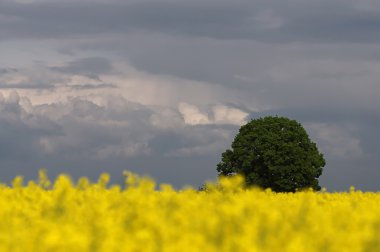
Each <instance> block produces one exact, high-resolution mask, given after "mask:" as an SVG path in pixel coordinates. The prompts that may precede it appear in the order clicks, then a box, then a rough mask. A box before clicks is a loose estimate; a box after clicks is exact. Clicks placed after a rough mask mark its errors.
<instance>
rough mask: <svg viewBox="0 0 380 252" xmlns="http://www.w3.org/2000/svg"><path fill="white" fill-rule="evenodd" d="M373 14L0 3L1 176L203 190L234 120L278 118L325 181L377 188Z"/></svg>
mask: <svg viewBox="0 0 380 252" xmlns="http://www.w3.org/2000/svg"><path fill="white" fill-rule="evenodd" d="M379 17H380V4H379V3H377V2H375V1H370V0H363V1H354V0H318V1H306V2H305V1H298V0H284V1H281V2H279V1H275V0H265V1H264V0H254V1H246V0H237V1H234V2H231V1H227V0H221V1H220V0H218V1H217V0H203V1H199V0H165V1H155V0H139V1H137V0H128V1H121V0H110V1H104V0H96V1H88V0H83V1H71V0H70V1H68V0H60V1H56V0H54V1H45V0H30V1H10V0H7V1H6V0H3V1H1V0H0V53H1V57H0V92H1V93H2V95H1V96H0V126H1V130H0V157H1V160H0V165H1V166H2V167H8V168H4V169H2V170H1V171H0V175H1V176H2V178H4V179H10V178H11V177H12V176H14V175H16V174H26V175H28V174H29V175H30V176H31V175H33V174H34V173H35V172H36V170H37V169H38V168H40V167H41V166H45V167H46V166H51V167H52V172H53V173H55V174H56V173H59V172H70V173H71V174H73V175H75V176H79V175H87V176H90V177H91V176H93V177H94V174H95V173H97V172H100V170H101V169H104V170H105V171H109V172H111V173H112V174H114V175H116V176H117V175H118V174H121V170H122V169H125V168H127V167H130V168H132V169H135V171H136V172H141V173H147V174H150V175H152V176H154V177H155V178H157V179H158V180H161V181H165V182H169V183H174V184H175V185H177V186H181V185H184V184H186V183H188V184H193V185H199V184H200V183H202V182H203V181H204V180H205V179H210V178H215V175H216V171H215V165H216V163H217V162H218V161H219V159H220V153H221V152H222V151H224V150H225V149H226V148H228V147H229V145H230V143H231V141H232V139H233V137H234V135H235V134H236V132H237V130H238V129H239V126H240V125H242V124H244V123H245V122H247V121H248V120H249V119H250V118H257V117H260V116H265V115H283V116H288V117H291V118H293V119H296V120H298V121H300V122H301V123H303V124H304V125H305V128H306V129H307V131H308V132H309V133H310V135H311V137H312V138H313V140H314V141H315V142H317V144H318V146H319V148H320V149H321V150H322V151H323V152H324V154H325V157H326V160H327V166H326V168H325V172H324V174H323V176H322V178H321V182H322V185H323V186H326V187H327V188H328V189H330V190H343V189H348V188H349V186H350V185H355V186H356V187H357V188H359V189H364V190H378V189H379V186H378V182H377V179H376V178H378V177H379V176H380V170H379V169H378V168H377V164H378V163H379V161H380V160H379V158H378V157H379V155H378V153H379V151H380V148H379V146H380V138H379V137H378V134H377V128H378V125H379V123H380V113H379V109H378V108H379V106H380V102H379V99H378V97H379V96H380V86H379V85H378V80H379V77H380V76H379V73H380V71H379V67H380V64H379V60H380V54H379V51H380V46H379V39H380V35H379V34H380V33H379V27H380V26H379V25H380V18H379ZM14 91H16V92H14ZM47 168H49V167H47Z"/></svg>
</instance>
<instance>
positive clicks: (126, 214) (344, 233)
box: [0, 171, 380, 252]
mask: <svg viewBox="0 0 380 252" xmlns="http://www.w3.org/2000/svg"><path fill="white" fill-rule="evenodd" d="M108 180H109V176H108V175H107V174H103V175H102V176H101V177H100V178H99V181H98V183H90V182H89V181H88V180H87V179H86V178H82V179H80V180H79V181H78V182H76V183H74V182H73V181H72V180H70V178H69V177H68V176H65V175H60V176H59V177H58V178H57V179H56V180H55V181H54V182H50V181H49V180H48V178H47V177H46V174H45V173H44V172H43V171H41V172H40V180H39V181H37V182H28V183H25V185H24V184H23V183H22V178H20V177H17V178H15V179H14V181H13V183H12V186H7V185H5V184H3V185H1V186H0V251H23V252H24V251H71V252H73V251H271V252H273V251H339V252H340V251H380V193H369V192H368V193H363V192H360V191H355V190H353V189H351V191H350V192H347V193H328V192H318V193H316V192H312V191H301V192H297V193H273V192H271V191H270V190H266V191H263V190H259V189H249V190H246V189H243V188H242V187H241V186H240V185H241V181H242V179H241V178H239V177H236V178H233V179H221V180H220V181H219V183H218V184H217V185H212V184H209V185H208V186H207V190H205V191H198V190H195V189H191V188H186V189H183V190H174V189H173V188H172V187H171V186H170V185H160V186H156V185H155V184H154V182H153V181H152V180H149V179H147V178H138V177H137V176H136V175H133V174H131V173H127V174H126V183H125V184H126V186H123V187H122V186H108V185H107V183H108Z"/></svg>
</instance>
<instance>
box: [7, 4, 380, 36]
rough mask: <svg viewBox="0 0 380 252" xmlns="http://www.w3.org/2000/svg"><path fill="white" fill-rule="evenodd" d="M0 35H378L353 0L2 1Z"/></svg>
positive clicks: (375, 18)
mask: <svg viewBox="0 0 380 252" xmlns="http://www.w3.org/2000/svg"><path fill="white" fill-rule="evenodd" d="M0 15H2V19H3V21H2V22H1V24H0V28H1V30H2V34H1V35H0V38H1V39H6V38H12V37H46V38H52V37H62V36H83V35H91V34H102V33H126V32H136V31H149V32H159V33H166V34H173V35H182V36H200V37H211V38H218V39H254V40H258V41H269V42H286V41H288V42H291V41H301V42H308V41H314V42H331V41H339V42H370V43H373V42H375V41H379V38H380V35H379V32H378V31H379V29H378V27H379V24H380V18H379V17H380V15H379V12H378V10H376V9H363V8H361V9H360V8H357V6H355V2H352V1H327V0H320V1H314V2H300V1H295V0H287V1H281V2H280V3H279V2H277V1H260V0H256V1H241V0H239V1H234V2H233V3H232V2H227V1H221V2H218V3H216V2H215V1H211V0H208V1H161V2H158V1H149V2H147V1H142V2H131V1H126V2H107V3H101V2H94V3H92V2H76V3H75V4H74V3H72V2H63V1H62V2H54V3H53V2H37V3H28V4H22V3H15V2H10V1H3V2H1V3H0Z"/></svg>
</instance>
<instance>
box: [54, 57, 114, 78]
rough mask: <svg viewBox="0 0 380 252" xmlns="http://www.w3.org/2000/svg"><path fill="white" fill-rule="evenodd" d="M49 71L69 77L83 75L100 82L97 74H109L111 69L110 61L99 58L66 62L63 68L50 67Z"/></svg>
mask: <svg viewBox="0 0 380 252" xmlns="http://www.w3.org/2000/svg"><path fill="white" fill-rule="evenodd" d="M50 69H51V70H53V71H57V72H61V73H64V74H70V75H84V76H86V77H88V78H90V79H95V80H100V79H99V76H98V75H99V74H109V73H111V72H112V70H113V67H112V65H111V63H110V61H109V60H108V59H106V58H101V57H90V58H82V59H77V60H74V61H71V62H68V63H67V64H66V65H65V66H60V67H58V66H55V67H50Z"/></svg>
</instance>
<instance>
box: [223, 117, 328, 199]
mask: <svg viewBox="0 0 380 252" xmlns="http://www.w3.org/2000/svg"><path fill="white" fill-rule="evenodd" d="M231 148H232V149H229V150H226V151H225V152H224V153H223V154H222V161H221V162H220V163H219V164H218V165H217V171H218V173H219V175H224V176H232V175H234V174H242V175H243V176H244V177H245V180H246V181H245V182H246V185H247V186H253V185H255V186H259V187H261V188H271V189H272V190H273V191H275V192H295V191H296V190H297V189H301V188H313V189H314V190H320V189H321V187H320V186H319V182H318V177H319V176H320V175H321V174H322V167H324V166H325V164H326V163H325V160H324V158H323V155H322V154H321V153H319V151H318V149H317V146H316V144H315V143H313V142H312V141H311V140H310V138H309V136H308V134H307V133H306V131H305V129H304V128H303V127H302V125H301V124H300V123H298V122H297V121H295V120H290V119H288V118H286V117H277V116H276V117H273V116H268V117H264V118H259V119H255V120H251V121H250V122H249V123H247V124H246V125H244V126H242V127H241V128H240V130H239V133H238V134H237V135H236V137H235V139H234V141H233V143H232V145H231Z"/></svg>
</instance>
